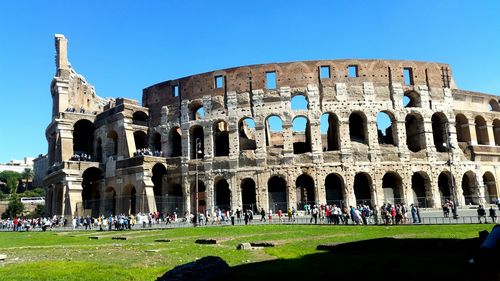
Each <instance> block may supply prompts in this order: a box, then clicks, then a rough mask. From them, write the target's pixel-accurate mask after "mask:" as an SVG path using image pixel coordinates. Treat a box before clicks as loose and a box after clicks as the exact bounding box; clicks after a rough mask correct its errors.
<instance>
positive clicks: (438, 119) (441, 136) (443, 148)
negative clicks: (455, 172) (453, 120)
mask: <svg viewBox="0 0 500 281" xmlns="http://www.w3.org/2000/svg"><path fill="white" fill-rule="evenodd" d="M431 121H432V136H433V139H434V146H435V147H436V150H437V151H438V152H447V151H448V149H449V147H448V145H449V144H448V136H449V134H448V118H446V116H445V115H444V114H443V113H441V112H437V113H434V114H433V115H432V119H431Z"/></svg>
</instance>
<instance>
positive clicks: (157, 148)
mask: <svg viewBox="0 0 500 281" xmlns="http://www.w3.org/2000/svg"><path fill="white" fill-rule="evenodd" d="M151 141H152V143H151V150H153V155H154V156H161V135H160V134H159V133H158V132H154V133H153V136H152V137H151Z"/></svg>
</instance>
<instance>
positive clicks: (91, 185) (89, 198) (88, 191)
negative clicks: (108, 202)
mask: <svg viewBox="0 0 500 281" xmlns="http://www.w3.org/2000/svg"><path fill="white" fill-rule="evenodd" d="M103 178H104V174H103V171H102V170H101V169H99V168H95V167H90V168H87V169H86V170H85V171H84V172H83V174H82V207H83V211H84V213H85V215H90V216H92V217H97V216H99V215H100V214H99V206H100V203H101V194H100V182H101V180H102V179H103Z"/></svg>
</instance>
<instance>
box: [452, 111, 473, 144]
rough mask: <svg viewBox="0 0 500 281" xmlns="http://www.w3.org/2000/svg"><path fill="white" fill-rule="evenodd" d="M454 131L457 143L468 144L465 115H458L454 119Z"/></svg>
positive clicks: (467, 122) (468, 136)
mask: <svg viewBox="0 0 500 281" xmlns="http://www.w3.org/2000/svg"><path fill="white" fill-rule="evenodd" d="M455 129H456V131H457V140H458V142H467V143H468V142H470V140H471V138H470V131H469V120H468V119H467V117H465V115H463V114H458V115H457V116H456V117H455Z"/></svg>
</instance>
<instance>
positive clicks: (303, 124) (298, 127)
mask: <svg viewBox="0 0 500 281" xmlns="http://www.w3.org/2000/svg"><path fill="white" fill-rule="evenodd" d="M292 139H293V140H292V142H293V153H294V154H302V153H306V152H311V126H310V123H309V119H307V118H306V117H304V116H297V117H295V118H294V119H293V121H292Z"/></svg>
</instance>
